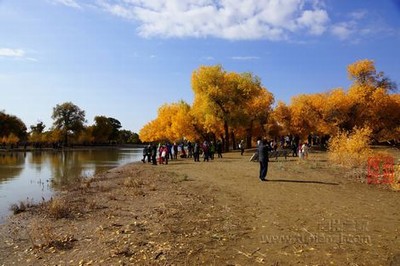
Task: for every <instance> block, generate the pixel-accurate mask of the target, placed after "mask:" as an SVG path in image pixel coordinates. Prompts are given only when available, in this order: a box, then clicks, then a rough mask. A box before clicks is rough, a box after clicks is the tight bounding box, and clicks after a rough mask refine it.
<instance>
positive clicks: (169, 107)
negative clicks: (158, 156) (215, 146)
mask: <svg viewBox="0 0 400 266" xmlns="http://www.w3.org/2000/svg"><path fill="white" fill-rule="evenodd" d="M190 109H191V108H190V105H189V104H187V103H186V102H184V101H180V102H178V103H172V104H164V105H162V106H161V107H160V108H159V109H158V115H157V118H156V119H154V120H152V121H150V122H149V123H147V124H146V125H145V126H144V127H143V128H142V129H141V130H140V132H139V135H140V140H141V141H142V142H152V141H177V140H181V139H183V138H186V139H190V140H193V139H196V138H197V134H196V130H195V129H194V127H193V124H192V123H193V119H192V116H191V112H190Z"/></svg>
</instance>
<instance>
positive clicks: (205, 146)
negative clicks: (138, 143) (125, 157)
mask: <svg viewBox="0 0 400 266" xmlns="http://www.w3.org/2000/svg"><path fill="white" fill-rule="evenodd" d="M215 153H217V155H218V158H222V142H221V141H220V140H218V141H217V142H216V143H215V144H214V142H213V141H210V142H209V141H204V142H202V143H200V142H198V141H195V142H194V143H192V142H190V141H188V142H186V143H182V144H179V145H178V144H177V143H176V142H175V143H173V144H171V143H169V142H167V143H165V144H161V143H159V144H155V143H152V144H148V145H147V146H145V147H144V148H143V159H142V162H143V163H146V162H148V163H152V164H153V165H157V164H168V161H169V160H177V159H178V156H179V157H180V158H193V160H194V161H195V162H200V156H202V157H203V161H207V162H208V161H209V160H214V156H215Z"/></svg>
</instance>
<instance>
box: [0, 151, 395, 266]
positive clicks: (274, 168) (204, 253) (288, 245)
mask: <svg viewBox="0 0 400 266" xmlns="http://www.w3.org/2000/svg"><path fill="white" fill-rule="evenodd" d="M251 155H252V153H251V152H250V151H249V152H247V153H245V155H244V156H240V154H239V153H237V152H236V153H234V152H232V153H227V154H224V158H223V159H217V158H216V159H215V160H214V161H210V162H197V163H195V162H193V161H192V160H189V159H180V160H177V161H170V163H169V164H168V165H158V166H153V165H150V164H142V163H140V164H138V163H134V164H129V165H126V166H123V167H120V168H117V169H113V170H110V171H108V172H106V173H103V174H100V175H98V176H95V177H93V178H91V179H89V180H85V181H83V182H81V183H79V184H77V185H75V186H74V187H72V188H69V189H68V190H65V191H63V192H61V193H60V195H59V197H57V198H56V199H54V200H53V201H51V202H47V203H45V204H42V205H40V206H36V207H34V208H32V209H30V210H28V211H27V212H24V213H21V214H18V215H14V216H12V217H10V219H9V221H8V222H7V223H6V224H4V225H1V226H0V233H1V234H0V265H399V264H396V263H400V205H399V202H400V200H399V197H400V194H399V193H398V192H393V191H391V190H390V189H388V188H386V187H383V186H380V187H377V186H373V185H367V184H365V183H361V182H359V179H361V180H362V179H363V177H364V176H363V174H361V175H360V176H359V179H356V178H355V177H354V175H355V174H356V172H354V173H353V172H349V171H344V170H343V169H341V168H339V167H335V166H332V165H330V164H329V163H328V162H327V160H326V154H325V153H312V154H310V157H309V159H308V160H306V161H299V160H298V159H297V158H291V157H289V158H288V159H287V160H285V159H284V158H278V160H275V159H272V160H271V162H270V164H269V172H268V178H269V180H270V181H268V182H261V181H260V180H259V179H258V178H257V176H258V167H259V166H258V163H255V162H249V158H250V156H251ZM397 156H398V154H397Z"/></svg>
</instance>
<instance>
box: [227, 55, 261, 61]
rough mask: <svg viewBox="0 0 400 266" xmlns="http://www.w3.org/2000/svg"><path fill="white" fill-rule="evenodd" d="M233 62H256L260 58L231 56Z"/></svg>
mask: <svg viewBox="0 0 400 266" xmlns="http://www.w3.org/2000/svg"><path fill="white" fill-rule="evenodd" d="M231 58H232V59H233V60H244V61H246V60H258V59H260V57H258V56H232V57H231Z"/></svg>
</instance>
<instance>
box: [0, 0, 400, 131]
mask: <svg viewBox="0 0 400 266" xmlns="http://www.w3.org/2000/svg"><path fill="white" fill-rule="evenodd" d="M398 47H400V1H398V0H396V1H395V0H382V1H376V0H351V1H346V0H325V1H323V0H197V1H194V0H188V1H183V0H147V1H146V0H0V110H4V111H6V112H7V113H9V114H12V115H16V116H18V117H20V118H21V119H22V120H23V121H24V122H25V124H26V125H27V127H28V128H29V126H30V125H33V124H36V123H37V122H38V121H43V122H44V123H45V124H46V126H47V128H50V127H51V125H52V119H51V114H52V108H53V107H54V106H56V105H57V104H60V103H63V102H67V101H71V102H73V103H74V104H76V105H78V106H79V107H80V108H81V109H83V110H85V111H86V119H87V120H88V124H93V118H94V116H96V115H105V116H109V117H113V118H116V119H118V120H119V121H120V122H121V123H122V125H123V127H124V128H125V129H128V130H132V131H134V132H139V130H140V129H141V128H142V127H143V126H144V125H145V124H146V123H147V122H149V121H150V120H152V119H154V118H156V116H157V109H158V108H159V107H160V106H161V105H162V104H164V103H172V102H176V101H179V100H181V99H183V100H185V101H186V102H188V103H192V100H193V93H192V90H191V85H190V79H191V73H192V72H193V71H194V70H196V69H197V68H198V67H199V66H201V65H215V64H221V65H222V66H223V67H224V69H225V70H227V71H235V72H252V73H253V74H255V75H257V76H259V77H260V78H261V80H262V83H263V85H264V86H265V87H266V88H267V89H268V90H269V91H271V92H272V93H273V94H274V96H275V99H276V101H278V100H282V101H284V102H286V103H289V102H290V99H291V97H292V96H295V95H298V94H301V93H315V92H324V91H327V90H330V89H333V88H337V87H343V88H348V86H349V84H350V82H349V80H348V78H347V72H346V67H347V65H348V64H350V63H353V62H355V61H357V60H360V59H366V58H367V59H371V60H374V61H375V64H376V67H377V69H378V70H379V71H384V72H385V74H386V75H387V76H389V77H390V78H391V79H392V80H393V81H395V82H397V83H399V82H400V49H399V48H398Z"/></svg>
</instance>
